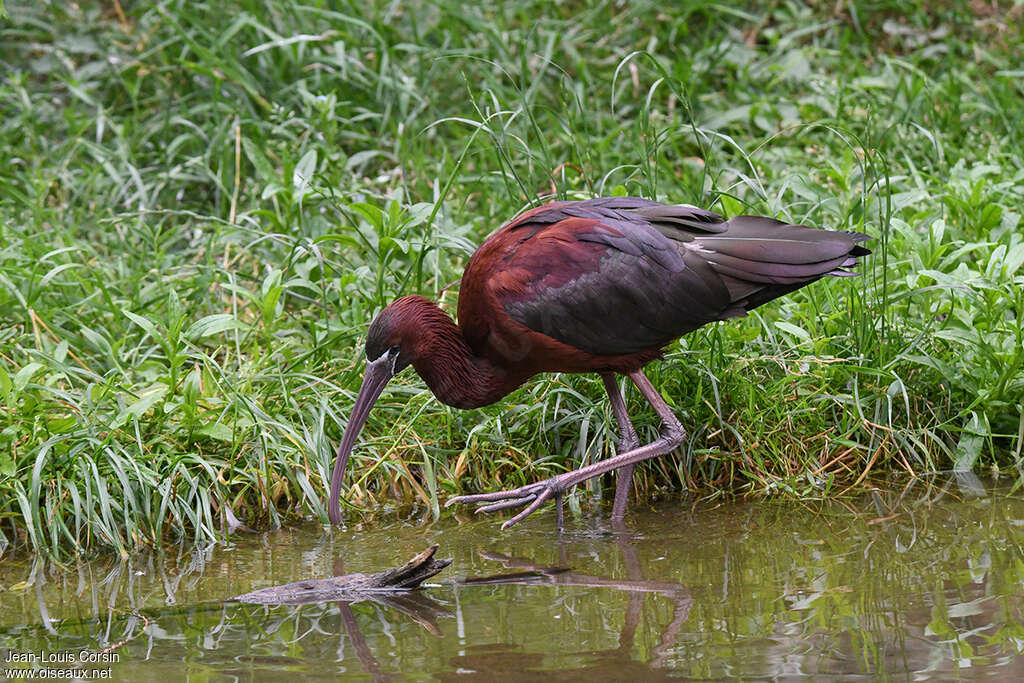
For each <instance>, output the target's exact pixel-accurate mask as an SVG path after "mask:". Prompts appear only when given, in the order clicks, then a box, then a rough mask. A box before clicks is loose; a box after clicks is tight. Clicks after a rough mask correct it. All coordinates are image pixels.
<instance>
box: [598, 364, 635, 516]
mask: <svg viewBox="0 0 1024 683" xmlns="http://www.w3.org/2000/svg"><path fill="white" fill-rule="evenodd" d="M601 380H602V381H603V382H604V389H605V391H607V392H608V400H609V401H610V402H611V404H612V413H613V414H614V415H615V422H616V423H618V425H619V453H628V452H629V451H632V450H634V449H635V448H636V447H637V446H639V445H640V440H639V439H638V438H637V436H636V429H634V428H633V423H632V422H631V421H630V419H629V413H627V412H626V401H625V400H623V398H622V392H621V391H619V383H618V382H616V381H615V375H613V374H611V373H610V372H602V373H601ZM634 467H636V466H635V465H626V466H624V467H623V468H622V469H620V470H619V471H618V472H617V473H616V475H615V502H614V503H613V504H612V520H613V521H618V520H621V519H622V518H623V517H625V515H626V503H628V502H629V491H630V489H631V488H632V486H633V468H634Z"/></svg>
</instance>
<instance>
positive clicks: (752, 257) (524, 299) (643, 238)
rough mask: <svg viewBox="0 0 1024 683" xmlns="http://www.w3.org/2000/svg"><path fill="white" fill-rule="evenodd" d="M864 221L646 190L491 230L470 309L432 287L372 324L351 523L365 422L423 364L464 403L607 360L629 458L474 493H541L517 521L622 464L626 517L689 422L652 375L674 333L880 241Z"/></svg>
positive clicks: (341, 461)
mask: <svg viewBox="0 0 1024 683" xmlns="http://www.w3.org/2000/svg"><path fill="white" fill-rule="evenodd" d="M866 239H868V237H867V236H866V235H863V234H860V233H856V232H834V231H829V230H818V229H815V228H809V227H806V226H802V225H789V224H787V223H783V222H781V221H777V220H775V219H772V218H763V217H760V216H737V217H735V218H731V219H729V220H726V219H725V218H723V217H721V216H719V215H718V214H716V213H712V212H711V211H705V210H703V209H698V208H696V207H693V206H687V205H681V206H669V205H665V204H660V203H658V202H654V201H650V200H646V199H639V198H636V197H609V198H601V199H589V200H586V201H563V202H554V203H551V204H547V205H545V206H541V207H538V208H535V209H532V210H530V211H526V212H525V213H523V214H522V215H521V216H519V217H518V218H516V219H514V220H513V221H512V222H510V223H508V224H507V225H505V226H504V227H503V228H501V229H500V230H498V231H497V232H495V233H494V234H493V235H491V236H490V237H489V238H487V240H486V241H485V242H484V243H483V244H482V245H481V246H480V248H479V249H477V250H476V252H475V253H474V254H473V256H472V257H471V258H470V260H469V264H468V265H467V266H466V271H465V273H464V274H463V276H462V285H461V291H460V295H459V308H458V313H459V323H458V325H456V324H455V323H454V322H453V321H452V319H451V318H450V317H448V315H447V314H445V313H444V312H442V311H441V309H440V308H438V307H437V305H436V304H435V303H433V302H432V301H429V300H428V299H425V298H423V297H421V296H406V297H402V298H401V299H397V300H396V301H394V302H392V303H391V304H390V305H389V306H388V307H387V308H385V309H384V310H383V311H381V312H380V314H379V315H378V316H377V317H376V318H375V319H374V320H373V322H372V323H371V324H370V329H369V331H368V333H367V338H366V375H365V376H364V378H363V384H362V386H361V387H360V389H359V394H358V396H357V397H356V402H355V405H354V406H353V408H352V414H351V416H350V417H349V421H348V426H347V427H346V428H345V434H344V436H343V437H342V439H341V446H340V447H339V448H338V457H337V460H336V461H335V464H334V473H333V475H332V477H331V493H330V499H329V500H328V503H327V508H328V513H329V515H330V519H331V522H332V523H333V524H339V523H340V522H341V510H340V507H339V495H340V493H341V480H342V476H343V475H344V473H345V465H346V463H347V461H348V457H349V453H351V451H352V447H353V445H354V444H355V440H356V436H357V435H358V434H359V430H360V429H361V428H362V426H363V423H364V422H365V421H366V418H367V416H368V415H369V412H370V409H371V408H372V407H373V404H374V402H375V401H376V400H377V397H378V396H380V393H381V391H382V390H383V389H384V385H385V384H386V383H387V381H388V380H389V379H390V378H391V377H392V376H393V375H394V374H395V373H397V372H400V371H401V370H402V369H404V368H405V367H407V366H409V365H411V366H413V367H414V368H415V369H416V372H417V373H419V375H420V377H422V378H423V381H424V382H426V384H427V386H428V387H430V390H431V391H432V392H433V393H434V395H435V396H436V397H437V398H438V399H439V400H440V401H441V402H442V403H446V404H448V405H450V406H454V407H456V408H477V407H479V406H485V405H488V404H490V403H494V402H495V401H497V400H498V399H500V398H501V397H503V396H505V395H506V394H508V393H509V392H511V391H512V390H514V389H515V388H517V387H518V386H520V385H521V384H522V383H523V382H525V381H526V380H528V379H529V378H531V377H533V376H534V375H536V374H538V373H541V372H596V373H598V374H599V375H600V376H601V379H602V380H604V386H605V389H606V391H607V392H608V398H609V399H610V400H611V406H612V412H613V413H614V415H615V420H616V422H617V423H618V426H619V436H620V442H619V449H618V450H619V453H618V455H616V456H613V457H611V458H608V459H606V460H602V461H600V462H595V463H592V464H590V465H587V466H586V467H581V468H580V469H578V470H575V471H572V472H566V473H564V474H559V475H557V476H554V477H552V478H550V479H547V480H545V481H541V482H538V483H536V484H529V485H527V486H522V487H520V488H517V489H514V490H511V491H502V492H497V493H483V494H478V495H469V496H458V497H456V498H453V499H451V500H449V501H448V504H449V505H451V504H452V503H456V502H461V503H478V502H483V503H486V505H484V506H483V507H481V508H479V511H483V512H490V511H494V510H500V509H504V508H511V507H519V506H524V505H525V506H526V507H525V509H523V510H522V511H521V512H519V514H517V515H516V516H514V517H512V518H511V519H509V520H508V521H507V522H505V524H504V525H503V528H504V527H507V526H509V525H512V524H515V523H516V522H518V521H520V520H522V519H523V518H524V517H526V516H527V515H529V514H530V513H532V512H533V511H534V510H536V509H537V508H538V507H540V505H542V504H543V503H544V502H545V501H546V500H548V499H550V498H551V497H555V499H556V502H557V503H558V513H559V514H558V516H559V524H561V494H562V492H564V491H565V490H566V489H568V488H570V487H572V486H575V485H576V484H579V483H580V482H582V481H585V480H587V479H590V478H592V477H596V476H599V475H601V474H604V473H606V472H611V471H613V470H618V475H617V476H618V479H617V482H616V490H615V502H614V504H613V507H612V519H614V520H618V519H621V518H622V516H623V514H624V512H625V509H626V501H627V499H628V497H629V489H630V485H631V480H632V475H633V467H634V465H636V463H638V462H641V461H643V460H647V459H649V458H654V457H657V456H661V455H664V454H666V453H669V452H671V451H673V450H674V449H676V448H677V447H679V445H680V444H681V443H682V442H683V440H684V439H685V438H686V431H685V430H684V429H683V426H682V425H681V424H680V423H679V420H677V419H676V417H675V416H674V415H673V414H672V412H671V410H670V409H669V407H668V405H667V404H666V403H665V401H663V400H662V398H661V396H660V395H659V394H658V391H657V390H656V389H655V388H654V386H653V385H651V383H650V381H649V380H648V379H647V377H646V376H645V375H644V373H643V370H642V368H643V366H644V365H646V364H647V363H649V362H651V361H652V360H654V359H655V358H658V357H659V356H660V355H661V354H662V351H663V349H664V348H665V345H666V344H668V343H669V342H671V341H672V340H674V339H676V338H678V337H680V336H682V335H684V334H686V333H687V332H691V331H693V330H695V329H697V328H698V327H701V326H703V325H706V324H708V323H711V322H714V321H716V320H725V319H727V318H736V317H741V316H743V315H746V313H747V312H748V311H750V310H752V309H754V308H756V307H757V306H760V305H761V304H763V303H766V302H768V301H771V300H772V299H775V298H776V297H779V296H782V295H783V294H787V293H788V292H792V291H793V290H795V289H799V288H800V287H803V286H804V285H806V284H809V283H811V282H814V281H815V280H817V279H819V278H821V277H824V276H826V275H833V276H839V275H850V274H852V273H850V272H849V271H847V270H845V268H847V267H849V266H854V265H856V264H857V257H859V256H864V255H866V254H869V253H871V252H870V251H868V250H867V249H865V248H864V247H861V246H859V245H858V243H859V242H863V241H864V240H866ZM616 373H618V374H623V375H627V376H628V377H629V378H630V379H631V380H632V381H633V383H634V384H636V386H637V388H638V389H639V390H640V393H642V394H643V396H644V398H646V399H647V401H648V403H650V404H651V407H652V408H654V411H655V412H656V413H657V414H658V417H660V418H661V425H662V426H661V434H660V436H659V437H658V438H657V439H655V440H654V441H652V442H651V443H648V444H646V445H643V446H641V445H640V443H639V440H638V439H637V435H636V431H635V430H634V429H633V424H632V423H631V422H630V420H629V415H628V414H627V413H626V405H625V403H624V401H623V398H622V394H621V393H620V391H619V388H618V384H617V383H616V381H615V374H616Z"/></svg>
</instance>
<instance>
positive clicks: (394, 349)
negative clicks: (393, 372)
mask: <svg viewBox="0 0 1024 683" xmlns="http://www.w3.org/2000/svg"><path fill="white" fill-rule="evenodd" d="M401 351H402V347H401V346H399V345H398V344H395V345H393V346H392V347H391V348H390V349H388V353H390V354H391V355H392V356H397V355H398V354H399V353H400V352H401Z"/></svg>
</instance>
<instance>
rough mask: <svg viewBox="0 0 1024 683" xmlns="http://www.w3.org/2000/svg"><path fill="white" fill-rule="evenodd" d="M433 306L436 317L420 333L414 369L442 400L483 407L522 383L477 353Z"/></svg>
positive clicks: (453, 404) (453, 325) (464, 406)
mask: <svg viewBox="0 0 1024 683" xmlns="http://www.w3.org/2000/svg"><path fill="white" fill-rule="evenodd" d="M432 305H433V304H432ZM433 307H434V311H436V314H435V315H431V316H430V319H429V324H428V325H425V326H424V327H423V328H422V329H421V331H420V337H419V339H418V343H417V345H416V347H417V352H416V359H415V360H414V361H413V367H414V368H416V372H417V373H418V374H419V376H420V377H422V378H423V381H424V382H426V383H427V386H428V387H430V391H432V392H433V394H434V396H436V397H437V398H438V400H440V401H441V402H442V403H445V404H447V405H450V406H453V407H455V408H479V407H480V406H485V405H488V404H491V403H494V402H495V401H497V400H498V399H499V398H501V397H502V396H504V395H505V394H507V393H509V392H510V391H512V390H513V389H515V388H516V387H517V386H519V384H521V382H522V380H519V381H517V380H515V379H514V378H512V377H510V376H509V375H508V373H506V372H505V371H503V370H502V369H501V368H499V367H497V366H495V365H494V364H493V363H492V362H491V361H490V360H488V359H487V358H484V357H483V356H478V355H476V354H475V353H473V350H472V349H471V348H470V346H469V344H468V343H466V339H465V337H463V335H462V331H461V330H460V329H459V327H458V326H457V325H456V324H455V323H454V322H453V321H452V319H451V318H450V317H448V315H447V314H445V313H444V312H443V311H441V309H439V308H437V307H436V305H435V306H433Z"/></svg>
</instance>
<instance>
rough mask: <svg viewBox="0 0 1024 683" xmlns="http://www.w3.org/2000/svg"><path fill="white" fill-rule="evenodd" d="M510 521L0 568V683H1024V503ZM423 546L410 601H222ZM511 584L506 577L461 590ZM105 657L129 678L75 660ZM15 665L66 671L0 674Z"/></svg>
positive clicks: (889, 501) (900, 500)
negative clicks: (434, 557) (801, 681)
mask: <svg viewBox="0 0 1024 683" xmlns="http://www.w3.org/2000/svg"><path fill="white" fill-rule="evenodd" d="M500 519H501V518H498V517H481V518H475V517H472V516H469V515H467V516H461V515H460V516H459V517H458V518H454V517H451V516H447V517H445V518H444V519H442V520H441V521H439V522H431V521H429V519H427V520H425V519H424V518H423V516H422V515H419V514H414V515H412V516H406V517H405V518H402V517H400V516H399V515H393V516H392V517H391V519H389V520H387V521H385V522H377V523H373V524H371V523H368V522H367V523H362V524H358V523H355V524H350V525H349V526H348V527H346V528H344V529H339V530H331V529H328V528H326V527H322V526H320V525H314V524H307V525H303V526H300V527H296V528H289V529H286V530H282V531H277V532H272V533H266V534H259V535H250V536H236V537H234V538H233V539H232V544H231V545H229V546H224V545H215V546H212V547H210V548H207V549H205V550H200V551H191V550H187V551H182V552H181V553H177V554H176V553H168V552H165V553H162V554H151V555H144V556H139V557H136V558H133V559H132V560H131V561H129V562H119V561H116V560H114V559H105V560H97V561H92V562H88V563H80V564H77V565H72V566H70V567H68V568H65V569H64V570H61V569H59V568H57V567H55V566H53V565H51V564H49V563H44V562H41V561H38V560H33V559H32V558H13V559H12V558H7V559H5V560H3V561H0V675H2V674H3V673H4V667H5V666H6V667H8V668H9V669H11V670H15V669H25V668H35V669H40V668H42V667H44V666H50V667H51V668H68V667H79V668H83V669H87V670H92V669H95V670H98V671H101V672H102V671H104V670H108V669H109V671H110V675H111V676H112V678H113V679H114V680H132V681H168V680H180V679H181V678H182V672H184V674H185V676H187V677H188V678H191V679H192V680H231V679H245V680H251V679H253V678H270V677H271V676H276V677H280V676H287V675H298V676H302V677H305V678H337V677H339V676H341V677H345V678H353V679H363V680H389V679H392V678H393V679H395V680H398V679H408V678H414V679H441V680H459V681H474V680H480V681H492V680H505V679H513V678H514V679H515V680H525V681H530V680H538V681H539V680H545V681H546V680H550V679H551V678H552V676H553V675H555V674H557V678H558V679H559V680H587V681H601V680H624V679H625V680H630V679H632V680H636V681H640V680H644V681H648V680H662V679H668V678H676V677H695V678H723V677H746V678H754V677H757V678H763V677H779V678H790V677H799V676H807V675H814V676H820V677H823V676H826V675H827V676H836V675H844V676H847V677H858V676H859V677H864V678H878V677H882V678H892V679H898V680H900V679H902V680H906V679H914V680H917V679H926V678H928V679H932V678H940V679H952V678H957V677H964V678H968V677H969V678H977V677H986V676H987V677H992V678H999V679H1004V680H1011V679H1012V680H1024V657H1022V656H1021V653H1022V651H1024V597H1022V596H1024V552H1022V545H1024V500H1022V499H1021V498H1020V497H1019V496H1018V495H1015V494H1010V493H1009V492H1008V490H1007V489H1005V488H1004V489H1000V488H998V487H987V488H983V487H980V486H978V485H977V482H976V481H974V482H966V483H965V482H963V481H958V480H956V479H948V480H947V479H943V480H937V481H920V480H919V481H917V482H916V483H915V484H913V485H912V486H910V487H909V489H906V490H901V489H893V490H884V491H882V490H880V491H876V492H872V493H869V494H865V495H863V496H859V497H856V498H849V499H842V500H838V501H831V502H809V503H807V502H804V503H796V502H792V501H789V502H783V501H775V500H770V499H769V500H760V501H753V502H737V503H732V502H730V503H723V504H715V503H709V502H703V503H701V502H695V501H694V500H692V499H686V498H665V499H661V500H658V501H654V502H648V503H638V504H634V505H633V506H632V508H631V510H630V512H629V514H628V516H627V519H626V525H625V528H624V529H614V528H612V527H611V526H610V525H609V524H608V523H607V511H602V512H601V514H594V515H592V516H584V517H582V518H577V519H572V518H571V517H570V518H569V519H567V528H566V530H565V531H564V532H562V533H561V534H559V533H558V532H557V531H556V530H555V528H554V515H553V514H552V512H551V511H550V509H549V510H547V511H542V512H540V513H537V514H535V515H533V516H532V517H531V518H529V519H527V520H526V521H525V522H524V523H523V524H521V525H519V526H517V527H514V528H512V529H511V530H508V531H501V530H500V528H499V526H500ZM432 543H438V544H440V545H441V549H440V551H439V552H438V556H439V557H453V558H454V563H453V564H452V566H451V567H449V568H448V569H446V570H445V571H444V572H442V573H441V574H440V575H438V576H437V577H435V579H433V583H431V584H430V586H429V587H428V588H426V589H425V590H423V591H419V592H417V593H415V594H412V595H408V596H405V597H404V598H403V599H401V600H397V601H391V602H388V601H382V602H371V601H367V602H358V603H353V604H347V603H337V602H333V603H326V604H314V605H302V606H280V607H264V606H254V605H241V604H223V603H222V602H220V601H221V599H223V598H225V597H228V596H232V595H237V594H241V593H245V592H248V591H250V590H254V589H256V588H261V587H264V586H270V585H274V584H280V583H287V582H291V581H297V580H300V579H304V578H314V577H324V576H330V575H331V574H332V573H334V572H335V571H336V570H338V569H343V571H346V572H353V571H378V570H382V569H385V568H388V567H391V566H395V565H398V564H401V563H403V562H405V561H406V560H408V559H409V558H410V557H412V555H414V554H415V553H417V552H419V551H421V550H423V549H424V548H426V547H427V546H428V545H430V544H432ZM339 558H340V559H341V561H340V562H339ZM339 564H341V565H343V568H342V567H339V566H338V565H339ZM565 569H568V571H563V570H565ZM508 574H514V575H518V577H519V578H518V579H517V582H514V583H510V582H508V581H509V580H511V579H510V578H509V577H506V578H505V579H503V580H499V581H498V582H484V583H471V584H469V585H465V584H462V583H459V582H457V580H462V579H465V578H467V577H486V576H493V575H508ZM103 650H109V651H110V653H111V655H116V658H117V659H118V661H117V662H112V663H110V662H97V663H95V664H92V663H82V661H81V659H82V655H81V654H80V653H81V652H82V651H86V652H90V653H96V652H100V651H103ZM25 653H35V654H37V655H42V657H44V658H45V657H49V658H51V659H53V658H57V659H60V658H61V657H63V658H65V659H71V660H74V661H71V662H67V663H50V664H45V663H42V662H10V663H7V664H4V663H3V662H4V660H8V659H10V658H12V657H14V658H18V657H21V658H24V657H26V655H25ZM108 658H110V657H108ZM104 675H105V674H104Z"/></svg>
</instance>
